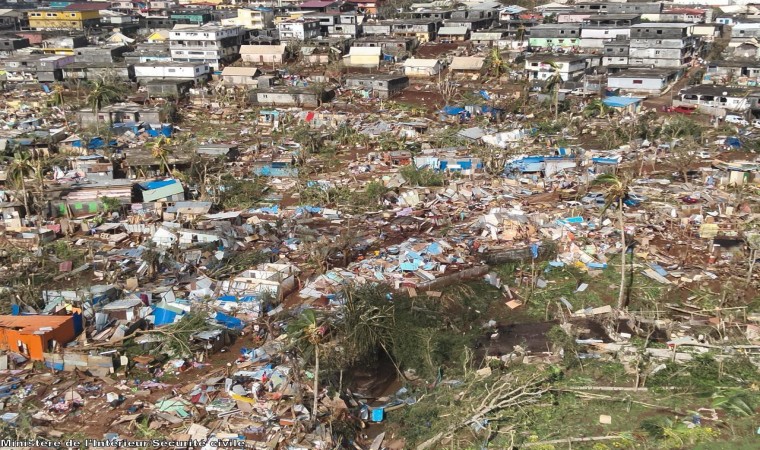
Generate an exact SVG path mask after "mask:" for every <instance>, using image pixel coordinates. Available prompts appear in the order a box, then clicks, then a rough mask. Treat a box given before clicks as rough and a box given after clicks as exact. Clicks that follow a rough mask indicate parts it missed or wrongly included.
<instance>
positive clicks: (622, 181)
mask: <svg viewBox="0 0 760 450" xmlns="http://www.w3.org/2000/svg"><path fill="white" fill-rule="evenodd" d="M629 181H630V180H629V179H628V177H627V176H625V175H613V174H603V175H599V176H598V177H597V178H596V179H595V180H594V182H593V183H592V184H594V185H597V186H604V199H605V202H604V208H602V212H601V214H602V215H603V214H604V213H605V212H606V211H607V210H609V209H610V208H611V207H613V206H614V207H617V213H618V226H619V228H620V230H619V231H620V245H621V247H622V249H621V250H620V290H619V292H618V302H617V307H618V309H623V308H625V307H626V306H627V303H628V302H627V296H626V295H625V270H626V253H627V250H628V245H627V243H626V240H625V216H624V215H623V202H624V201H625V198H626V196H627V195H628V184H629Z"/></svg>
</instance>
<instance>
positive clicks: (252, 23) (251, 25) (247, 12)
mask: <svg viewBox="0 0 760 450" xmlns="http://www.w3.org/2000/svg"><path fill="white" fill-rule="evenodd" d="M273 19H274V13H273V12H272V10H271V9H268V8H259V9H249V8H240V9H238V10H237V17H230V18H228V19H222V25H225V26H240V27H243V28H245V29H246V30H263V29H265V28H269V27H271V26H272V23H273Z"/></svg>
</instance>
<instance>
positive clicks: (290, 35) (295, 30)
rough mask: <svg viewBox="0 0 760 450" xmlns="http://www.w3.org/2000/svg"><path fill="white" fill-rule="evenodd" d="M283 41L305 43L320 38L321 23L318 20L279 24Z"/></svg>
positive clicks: (278, 27)
mask: <svg viewBox="0 0 760 450" xmlns="http://www.w3.org/2000/svg"><path fill="white" fill-rule="evenodd" d="M277 30H278V31H279V32H280V39H281V40H283V41H294V40H295V41H305V40H307V39H314V38H315V37H317V36H319V21H318V20H316V19H290V20H283V21H282V22H280V23H278V24H277Z"/></svg>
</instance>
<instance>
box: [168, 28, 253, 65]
mask: <svg viewBox="0 0 760 450" xmlns="http://www.w3.org/2000/svg"><path fill="white" fill-rule="evenodd" d="M242 37H243V29H242V28H241V27H222V26H214V25H204V26H201V27H193V28H181V29H173V30H171V32H170V33H169V50H170V53H171V56H172V61H179V62H196V63H207V64H208V65H209V66H211V67H212V68H213V69H214V70H218V69H220V68H221V66H222V65H224V64H228V63H231V62H233V61H235V60H236V59H237V58H238V56H239V52H240V43H241V41H242Z"/></svg>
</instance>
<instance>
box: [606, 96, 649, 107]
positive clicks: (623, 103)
mask: <svg viewBox="0 0 760 450" xmlns="http://www.w3.org/2000/svg"><path fill="white" fill-rule="evenodd" d="M602 102H603V103H604V104H605V105H607V106H609V107H610V108H626V107H628V106H631V105H633V104H636V103H641V99H640V98H632V97H617V96H611V97H606V98H605V99H604V100H602Z"/></svg>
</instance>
